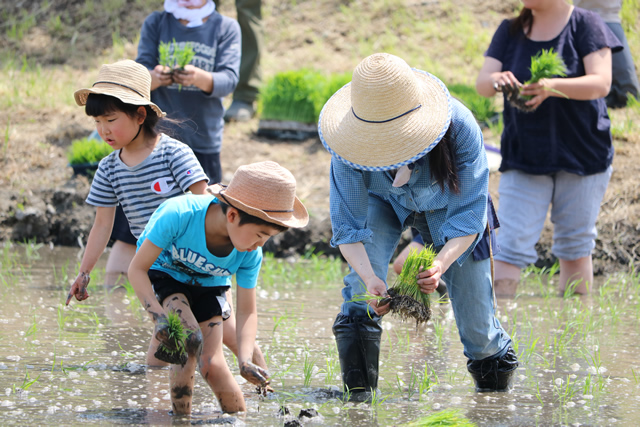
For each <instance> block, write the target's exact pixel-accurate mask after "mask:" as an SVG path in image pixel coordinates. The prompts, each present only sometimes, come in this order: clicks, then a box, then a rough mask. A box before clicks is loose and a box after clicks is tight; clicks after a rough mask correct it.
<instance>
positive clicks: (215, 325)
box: [200, 316, 246, 412]
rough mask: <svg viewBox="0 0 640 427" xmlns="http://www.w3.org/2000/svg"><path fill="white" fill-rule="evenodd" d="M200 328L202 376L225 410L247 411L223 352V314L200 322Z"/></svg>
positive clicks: (240, 391)
mask: <svg viewBox="0 0 640 427" xmlns="http://www.w3.org/2000/svg"><path fill="white" fill-rule="evenodd" d="M225 323H226V322H225ZM200 329H201V331H202V336H203V347H202V355H201V356H200V373H201V374H202V378H204V379H205V381H206V382H207V383H208V384H209V387H211V390H213V392H214V393H215V395H216V397H217V398H218V402H219V403H220V408H221V409H222V410H223V411H224V412H240V411H246V405H245V401H244V396H243V395H242V390H240V386H239V385H238V383H237V382H236V380H235V378H234V377H233V375H232V374H231V371H230V370H229V366H228V365H227V361H226V360H225V358H224V353H223V352H222V335H223V327H222V316H215V317H213V318H211V319H209V320H208V321H206V322H202V323H200ZM234 332H235V331H234Z"/></svg>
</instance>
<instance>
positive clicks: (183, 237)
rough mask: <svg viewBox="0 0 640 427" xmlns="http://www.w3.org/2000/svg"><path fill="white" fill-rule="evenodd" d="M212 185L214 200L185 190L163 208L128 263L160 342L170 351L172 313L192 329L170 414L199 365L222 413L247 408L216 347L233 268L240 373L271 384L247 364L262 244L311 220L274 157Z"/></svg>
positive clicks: (186, 394) (174, 372) (184, 407)
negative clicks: (222, 183) (168, 325)
mask: <svg viewBox="0 0 640 427" xmlns="http://www.w3.org/2000/svg"><path fill="white" fill-rule="evenodd" d="M208 191H209V192H210V193H211V194H212V195H213V196H215V197H211V196H200V195H185V196H181V197H175V198H173V199H170V200H168V201H167V202H165V203H163V204H162V205H160V207H159V208H158V210H157V211H156V212H155V213H154V214H153V215H152V217H151V219H150V220H149V223H148V224H147V226H146V227H145V230H144V232H143V233H142V235H141V236H140V238H139V239H138V252H137V253H136V256H135V257H134V258H133V260H132V261H131V266H130V267H129V280H130V281H131V284H132V285H133V288H134V289H135V291H136V295H137V296H138V298H139V299H140V302H141V303H142V305H143V307H144V308H145V310H147V312H148V313H149V314H150V315H151V317H152V319H153V321H154V323H155V324H156V327H155V331H154V334H155V336H156V338H157V339H158V340H159V341H160V342H161V343H162V344H163V345H164V346H165V347H167V348H170V349H171V348H172V347H173V348H175V344H174V343H173V340H172V339H169V333H168V327H167V321H166V315H167V313H169V312H172V311H173V312H175V313H177V314H178V315H179V316H180V319H181V321H182V324H183V326H184V329H185V330H186V331H187V332H188V337H187V339H186V346H185V348H186V350H187V353H188V359H187V361H186V363H185V364H184V365H183V366H181V365H177V364H173V365H171V375H170V380H169V383H170V389H171V402H172V409H173V412H174V413H175V414H189V413H191V396H192V394H193V386H194V378H195V376H194V372H195V369H196V366H198V368H199V370H200V373H201V375H202V377H203V378H204V379H205V381H207V383H208V384H209V386H210V387H211V389H212V390H213V392H214V393H215V395H216V397H217V398H218V401H219V403H220V407H221V409H222V410H223V411H224V412H239V411H245V410H246V406H245V401H244V396H243V394H242V391H241V390H240V387H239V385H238V383H237V382H236V381H235V379H234V377H233V375H232V373H231V371H230V370H229V367H228V366H227V363H226V361H225V358H224V354H223V352H222V321H223V319H225V318H226V317H225V315H226V316H227V317H228V312H227V310H228V304H227V303H226V300H225V291H226V290H227V289H228V288H229V287H230V285H231V276H232V275H234V274H235V275H236V282H237V284H238V298H237V312H236V320H237V341H238V366H239V368H240V374H241V375H242V376H243V377H244V378H245V379H247V380H248V381H249V382H251V383H253V384H256V385H258V386H260V387H266V385H267V384H268V383H269V374H268V373H267V371H266V370H264V369H262V368H260V367H258V366H256V365H255V364H253V363H252V362H251V360H252V353H253V348H254V343H255V336H256V329H257V317H258V316H257V310H256V293H255V286H256V283H257V278H258V273H259V271H260V266H261V264H262V246H263V245H264V244H265V243H266V242H267V240H268V239H269V238H270V237H271V236H274V235H276V234H278V233H280V232H282V231H285V230H287V229H288V228H290V227H293V228H301V227H304V226H305V225H307V222H308V221H309V216H308V214H307V210H306V209H305V207H304V205H303V204H302V203H301V202H300V200H299V199H298V198H297V197H296V195H295V191H296V181H295V178H294V177H293V175H292V174H291V172H289V171H288V170H287V169H285V168H283V167H281V166H280V165H278V164H277V163H275V162H269V161H267V162H260V163H253V164H250V165H246V166H241V167H239V168H238V170H237V171H236V173H235V175H234V177H233V179H232V180H231V182H230V183H229V185H228V186H223V185H220V184H216V185H213V186H210V187H209V188H208ZM158 356H159V354H158V353H156V357H158Z"/></svg>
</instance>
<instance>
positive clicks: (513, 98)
mask: <svg viewBox="0 0 640 427" xmlns="http://www.w3.org/2000/svg"><path fill="white" fill-rule="evenodd" d="M502 92H503V93H504V94H505V95H506V97H507V101H509V103H510V104H511V105H512V106H513V107H515V108H517V109H518V110H520V111H524V112H525V113H530V112H532V111H533V110H534V108H533V107H530V106H529V105H526V102H527V101H529V99H530V98H523V97H521V96H520V88H519V87H517V86H509V85H505V86H502Z"/></svg>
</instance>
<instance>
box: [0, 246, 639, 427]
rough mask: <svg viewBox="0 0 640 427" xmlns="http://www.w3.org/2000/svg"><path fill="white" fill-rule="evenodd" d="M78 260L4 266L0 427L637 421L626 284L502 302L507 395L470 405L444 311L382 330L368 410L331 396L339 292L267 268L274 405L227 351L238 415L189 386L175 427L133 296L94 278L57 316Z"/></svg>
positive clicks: (634, 345)
mask: <svg viewBox="0 0 640 427" xmlns="http://www.w3.org/2000/svg"><path fill="white" fill-rule="evenodd" d="M103 261H104V260H103ZM78 262H79V257H78V253H77V249H70V248H54V249H53V250H51V249H49V248H46V247H42V248H39V249H38V250H37V251H36V250H27V249H25V248H24V247H19V246H16V245H14V246H13V247H11V248H10V249H9V250H8V249H7V248H6V247H5V248H4V249H3V252H2V253H0V273H1V274H2V280H0V424H2V425H11V424H13V425H26V424H28V425H42V424H48V425H50V424H61V425H87V424H90V425H112V424H148V425H188V424H219V423H223V424H224V423H226V424H235V425H267V426H269V425H273V426H281V425H283V424H284V423H285V422H286V421H287V417H286V416H284V415H282V414H281V413H280V412H281V408H282V407H286V408H288V409H289V413H290V414H289V415H290V417H293V418H297V417H298V416H299V414H300V411H301V410H305V409H309V408H315V409H316V410H317V411H318V414H319V415H318V417H317V418H315V422H316V424H317V425H336V426H338V425H339V426H343V425H350V426H351V425H353V426H365V425H366V426H377V425H379V426H387V425H401V424H404V423H407V422H410V421H413V420H416V419H418V418H420V417H424V416H426V415H428V414H431V413H433V412H435V411H439V410H443V409H448V408H458V409H460V410H461V412H462V414H463V415H464V416H466V417H468V418H469V419H470V420H472V421H473V422H475V423H476V424H478V425H483V426H520V425H569V424H571V425H581V424H584V425H611V424H617V425H639V424H640V410H639V409H638V407H639V405H638V404H639V403H640V398H639V396H640V393H639V391H640V390H639V389H640V386H639V382H640V375H639V373H640V361H639V359H638V357H637V355H638V343H639V342H640V340H639V335H640V325H639V324H638V321H637V319H638V315H639V314H640V299H639V294H640V290H639V289H640V285H639V284H638V278H637V276H628V275H627V276H624V277H625V280H626V281H625V282H621V281H620V280H621V279H620V278H616V277H613V278H608V279H610V280H608V281H603V283H601V284H600V285H599V286H598V287H597V288H596V289H595V290H594V291H593V292H592V294H591V296H590V297H587V298H582V299H577V298H572V299H562V298H558V297H556V296H555V295H554V294H553V293H552V290H553V284H548V283H546V281H545V280H543V279H544V278H543V279H540V280H539V281H540V283H538V282H537V281H536V280H534V279H536V278H532V280H531V281H530V282H529V283H527V284H525V285H523V286H522V292H521V293H520V294H519V295H518V297H517V298H516V299H514V300H500V301H499V307H500V309H499V317H500V321H501V322H502V323H503V325H504V326H505V328H506V329H507V330H508V331H509V332H510V333H511V334H512V336H513V338H514V341H515V344H516V350H517V352H518V354H519V355H520V360H521V361H522V366H521V367H520V368H519V369H518V373H517V378H516V381H515V387H514V389H513V390H512V391H511V392H509V393H476V392H474V390H473V383H472V380H471V378H470V377H469V375H468V374H467V371H466V358H465V357H464V356H463V354H462V346H461V344H460V342H459V337H458V331H457V328H456V325H455V321H454V319H453V313H452V312H451V308H450V306H449V305H448V304H444V305H438V306H437V307H434V308H435V310H434V315H433V318H432V320H430V321H429V323H428V325H427V326H426V328H421V329H418V330H416V328H415V326H414V325H412V324H403V323H401V322H399V321H397V320H396V319H395V318H393V317H387V318H385V320H384V323H383V327H384V335H383V342H382V351H381V355H380V360H381V366H380V380H379V386H380V390H381V393H380V394H379V395H377V396H376V398H375V401H374V403H372V404H369V403H355V402H342V401H341V400H339V399H337V398H336V396H338V395H339V394H340V393H339V392H340V388H341V383H340V369H339V363H338V358H337V354H336V351H335V343H334V341H333V336H332V333H331V324H332V322H333V319H334V317H335V314H336V313H337V311H338V308H339V305H340V302H341V297H340V292H339V288H340V286H341V285H340V282H339V280H336V281H335V282H333V283H329V284H322V283H321V281H319V280H309V279H308V278H305V277H303V276H302V275H300V274H299V272H296V271H290V270H286V269H285V268H284V267H283V266H279V267H278V268H280V267H282V269H281V270H278V271H280V273H279V274H281V276H277V277H276V278H274V277H269V278H267V279H265V282H264V283H263V285H262V286H261V287H260V289H259V291H258V308H259V313H260V318H259V331H258V335H259V337H258V338H259V341H260V345H261V346H262V349H263V351H264V352H265V356H266V359H267V362H268V364H269V367H270V370H271V374H272V380H273V381H272V385H273V387H274V389H275V390H276V391H275V393H270V394H269V395H267V396H266V397H261V396H259V395H258V394H257V393H256V391H255V389H254V387H253V386H251V385H249V384H246V383H245V382H244V380H243V379H242V378H241V377H240V376H239V375H237V372H236V368H235V367H236V363H235V361H234V360H233V358H232V356H231V354H230V353H228V354H227V356H228V361H229V363H230V366H232V369H233V372H235V374H236V377H237V379H238V381H239V382H240V383H241V384H242V387H243V391H244V393H245V396H246V398H247V406H248V410H247V412H246V413H245V414H238V415H233V416H229V415H224V414H221V413H220V412H219V408H218V405H217V402H216V400H215V398H214V397H213V395H212V393H211V390H210V389H209V387H208V386H207V385H206V384H205V382H204V381H203V380H202V379H198V380H197V381H196V387H195V390H194V414H193V415H192V417H191V418H181V417H175V416H172V415H171V414H170V413H169V409H170V399H169V394H168V387H167V383H168V381H167V375H169V370H168V369H166V368H164V369H148V368H146V367H145V366H144V365H143V364H144V360H145V353H146V349H147V345H148V342H149V337H150V335H151V330H152V328H151V322H150V321H149V320H148V319H147V317H146V314H145V313H144V311H143V310H142V309H141V308H140V306H139V303H138V302H137V300H136V299H135V296H134V295H133V294H132V292H131V290H130V289H127V288H126V287H121V286H120V287H118V286H115V287H114V286H102V285H101V284H102V283H104V282H105V281H106V282H110V283H114V282H112V281H111V278H105V277H104V276H102V277H101V276H100V275H99V274H98V275H97V276H96V277H94V278H92V287H91V289H90V291H91V297H90V298H89V299H88V300H86V301H84V302H82V303H77V302H76V301H74V302H73V303H72V304H71V306H70V307H64V300H65V297H66V292H67V290H68V284H69V280H71V279H72V278H73V277H75V271H76V269H77V265H78ZM103 265H104V264H101V265H99V266H98V268H97V269H96V270H97V271H98V272H99V271H101V270H102V271H103V269H101V268H100V267H102V266H103ZM316 267H317V266H316ZM316 267H313V266H308V268H309V269H311V268H316ZM317 268H321V267H317ZM265 270H266V269H265ZM276 270H277V269H276V268H272V269H271V270H269V271H270V273H269V274H275V273H274V272H275V271H276ZM314 274H319V273H314ZM96 283H98V284H100V286H96ZM311 420H313V418H312V419H311ZM307 422H313V421H307Z"/></svg>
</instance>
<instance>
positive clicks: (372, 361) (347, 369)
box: [333, 314, 382, 401]
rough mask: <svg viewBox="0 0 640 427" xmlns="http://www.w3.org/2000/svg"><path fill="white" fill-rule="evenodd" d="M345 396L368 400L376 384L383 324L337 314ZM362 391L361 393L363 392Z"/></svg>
mask: <svg viewBox="0 0 640 427" xmlns="http://www.w3.org/2000/svg"><path fill="white" fill-rule="evenodd" d="M333 335H335V337H336V344H337V347H338V356H339V357H340V369H341V370H342V382H343V384H344V393H345V397H346V398H347V399H349V400H358V401H363V400H367V399H369V397H368V396H371V392H375V391H376V388H377V387H378V357H379V356H380V337H381V336H382V327H381V326H380V325H379V324H378V321H377V320H374V319H370V318H369V317H348V316H345V315H343V314H338V316H337V317H336V320H335V322H334V323H333ZM363 393H364V394H363Z"/></svg>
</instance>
